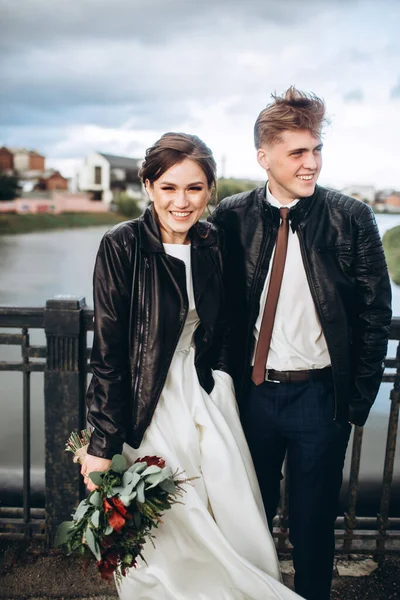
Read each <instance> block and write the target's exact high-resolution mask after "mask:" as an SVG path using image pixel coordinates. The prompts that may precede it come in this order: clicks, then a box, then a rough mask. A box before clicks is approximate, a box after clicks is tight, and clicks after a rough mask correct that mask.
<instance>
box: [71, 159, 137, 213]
mask: <svg viewBox="0 0 400 600" xmlns="http://www.w3.org/2000/svg"><path fill="white" fill-rule="evenodd" d="M141 163H142V160H141V159H137V158H128V157H125V156H114V155H113V154H103V153H101V152H92V153H91V154H88V155H87V156H86V158H85V161H84V164H83V166H82V168H81V169H80V171H79V173H78V187H79V190H80V191H81V192H88V193H90V194H91V195H92V197H93V200H102V201H104V202H105V203H106V204H110V203H111V202H112V201H113V200H114V199H115V197H116V196H117V195H118V193H121V192H125V193H126V194H127V195H128V196H130V197H131V198H134V199H135V200H137V201H138V204H139V206H140V207H141V208H144V207H145V206H146V204H147V196H146V194H145V191H144V189H143V186H142V183H141V181H140V179H139V175H138V173H139V169H140V166H141Z"/></svg>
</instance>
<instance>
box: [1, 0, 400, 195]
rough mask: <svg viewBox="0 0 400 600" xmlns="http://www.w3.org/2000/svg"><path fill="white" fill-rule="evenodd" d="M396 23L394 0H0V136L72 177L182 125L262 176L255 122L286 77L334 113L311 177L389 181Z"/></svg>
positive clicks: (243, 172)
mask: <svg viewBox="0 0 400 600" xmlns="http://www.w3.org/2000/svg"><path fill="white" fill-rule="evenodd" d="M399 27H400V2H399V1H398V0H380V1H379V2H377V1H376V0H374V1H369V0H358V1H357V0H301V1H299V0H0V145H6V146H24V147H28V148H35V149H37V150H38V151H39V152H41V153H43V154H45V156H46V157H48V161H47V164H48V165H49V166H55V167H57V168H61V170H62V172H63V173H64V174H66V175H67V176H71V175H72V174H73V173H74V171H75V170H76V168H77V165H78V164H79V162H80V161H81V160H82V159H83V157H84V156H85V154H87V153H88V152H90V151H92V150H98V151H102V152H109V153H113V154H123V155H128V156H135V157H141V156H143V154H144V150H145V149H146V148H147V147H148V146H149V145H151V144H152V143H153V142H154V141H155V140H156V139H157V138H158V137H159V136H160V134H162V133H163V132H165V131H186V132H188V133H196V134H197V135H199V136H200V137H202V138H203V139H204V141H205V142H206V143H207V144H208V145H209V146H210V147H211V148H212V150H213V151H214V154H215V157H216V159H217V161H218V166H219V173H220V175H225V176H233V177H250V178H254V179H262V178H263V171H262V170H261V168H260V167H259V166H258V165H257V163H256V158H255V149H254V146H253V125H254V121H255V119H256V117H257V115H258V113H259V112H260V110H262V108H264V107H265V106H266V104H268V102H269V101H270V95H271V93H272V92H275V91H276V92H278V93H281V92H283V91H284V90H285V89H286V88H287V87H288V86H290V85H292V84H295V85H296V86H297V87H299V88H300V89H303V90H306V91H313V92H315V93H316V94H317V95H319V96H321V97H323V98H324V99H325V101H326V104H327V109H328V115H329V116H330V118H331V120H332V124H331V126H330V127H329V128H328V129H327V131H326V135H325V139H324V144H325V147H324V167H323V171H322V175H321V178H320V182H321V183H323V184H327V185H331V186H335V187H342V186H344V185H347V184H352V183H353V184H374V185H376V186H378V187H395V188H397V189H400V160H399V158H400V153H399V151H398V144H399V138H400V34H399V31H400V29H399Z"/></svg>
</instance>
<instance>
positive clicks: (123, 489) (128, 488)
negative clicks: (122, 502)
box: [113, 473, 141, 496]
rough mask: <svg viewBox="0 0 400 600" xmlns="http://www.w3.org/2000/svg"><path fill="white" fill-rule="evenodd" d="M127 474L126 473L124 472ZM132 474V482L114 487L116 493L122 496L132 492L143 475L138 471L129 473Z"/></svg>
mask: <svg viewBox="0 0 400 600" xmlns="http://www.w3.org/2000/svg"><path fill="white" fill-rule="evenodd" d="M124 475H126V473H124ZM129 475H130V483H129V484H126V485H123V486H121V485H119V486H116V487H113V492H114V494H120V495H121V496H129V495H130V494H131V493H132V490H133V488H134V487H135V486H136V484H137V483H139V481H140V479H141V477H140V475H138V474H137V473H129Z"/></svg>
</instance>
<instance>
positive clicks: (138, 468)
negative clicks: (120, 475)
mask: <svg viewBox="0 0 400 600" xmlns="http://www.w3.org/2000/svg"><path fill="white" fill-rule="evenodd" d="M146 468H147V464H146V463H145V462H137V463H133V465H132V466H130V467H129V469H128V471H131V472H132V473H142V472H143V471H144V470H145V469H146Z"/></svg>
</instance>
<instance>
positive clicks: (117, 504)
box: [103, 497, 132, 531]
mask: <svg viewBox="0 0 400 600" xmlns="http://www.w3.org/2000/svg"><path fill="white" fill-rule="evenodd" d="M103 507H104V512H105V513H106V515H107V518H108V522H109V524H110V525H111V527H112V528H113V529H114V531H120V530H121V529H122V528H123V526H124V525H125V523H126V518H128V519H131V518H132V516H131V515H130V514H129V513H128V511H127V508H126V506H125V505H124V504H123V503H122V502H121V500H120V499H119V498H116V497H114V498H108V500H107V499H106V498H105V499H104V500H103Z"/></svg>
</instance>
